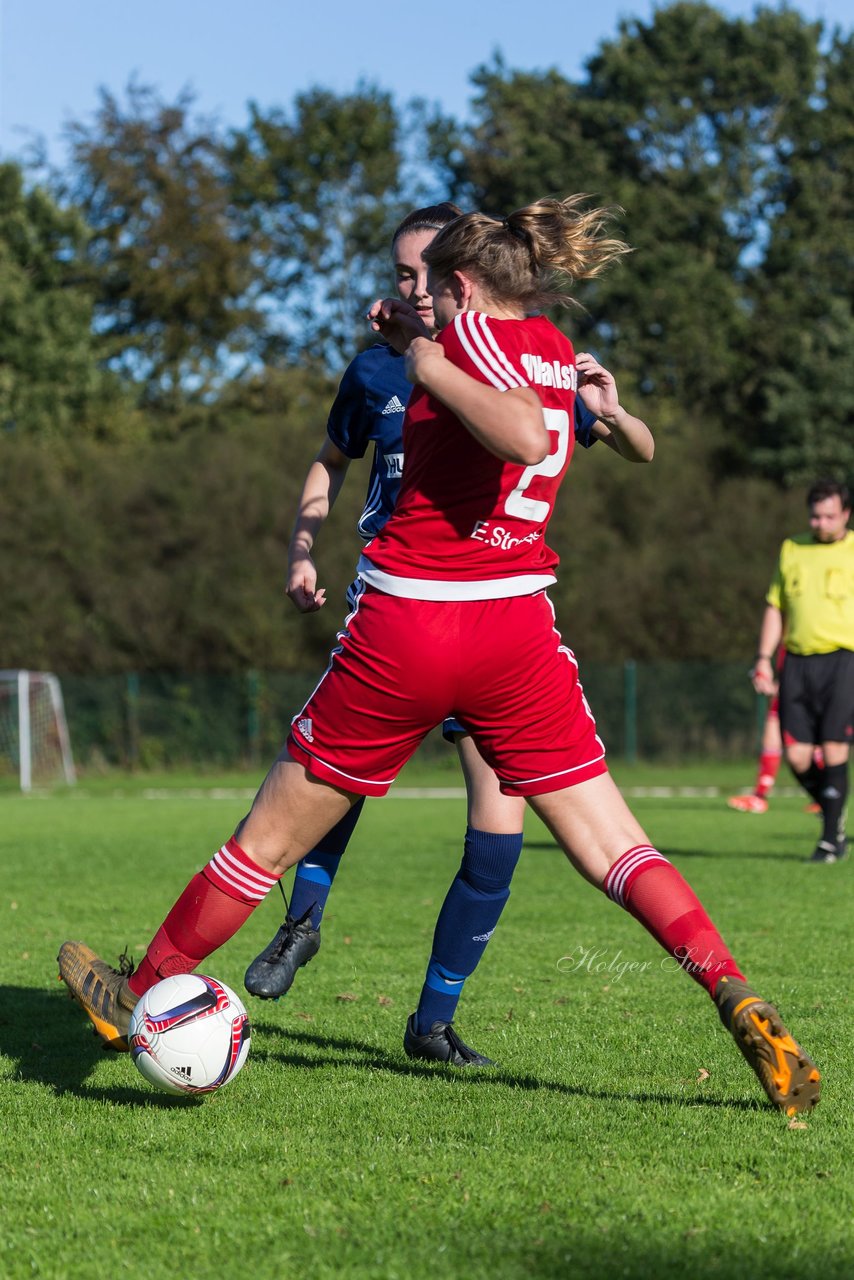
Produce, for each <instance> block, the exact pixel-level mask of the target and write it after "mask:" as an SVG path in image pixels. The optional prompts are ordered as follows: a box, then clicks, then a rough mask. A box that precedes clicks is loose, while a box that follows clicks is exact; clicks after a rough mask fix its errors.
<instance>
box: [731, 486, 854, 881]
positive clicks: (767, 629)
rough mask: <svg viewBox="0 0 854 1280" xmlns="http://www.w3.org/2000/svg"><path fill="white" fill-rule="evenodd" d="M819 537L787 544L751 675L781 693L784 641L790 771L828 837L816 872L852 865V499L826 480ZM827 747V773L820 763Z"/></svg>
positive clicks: (817, 498)
mask: <svg viewBox="0 0 854 1280" xmlns="http://www.w3.org/2000/svg"><path fill="white" fill-rule="evenodd" d="M807 506H808V507H809V513H810V533H804V534H797V535H796V536H795V537H794V538H787V539H786V540H785V542H784V543H783V545H782V546H781V548H780V559H779V561H778V564H777V571H776V573H775V574H774V578H773V581H772V583H771V586H770V587H769V588H768V594H767V596H766V597H765V600H766V608H765V614H764V616H763V618H762V627H761V629H760V632H759V648H758V652H757V654H756V661H755V663H754V666H753V669H752V671H751V673H750V675H751V679H752V681H753V687H754V688H755V689H756V691H757V692H758V693H765V694H772V693H773V692H774V689H775V681H774V665H773V659H774V654H775V653H776V651H777V647H778V645H779V644H780V642H781V641H782V640H783V637H784V636H785V645H786V661H785V663H784V665H783V672H782V675H781V677H780V727H781V728H782V731H783V746H784V750H785V753H786V760H787V761H788V763H789V767H790V768H791V770H792V772H793V773H794V775H795V777H796V778H797V780H798V782H799V783H800V784H801V786H802V787H803V788H804V790H805V791H806V792H807V793H808V795H810V796H812V798H813V799H814V800H815V801H817V802H818V804H820V805H821V811H822V817H823V819H824V830H823V831H822V836H821V839H820V840H819V842H818V844H817V846H816V849H815V852H814V853H813V855H812V858H811V859H810V861H811V862H839V860H840V859H841V858H844V857H845V853H846V850H847V842H846V839H845V802H846V800H847V797H848V753H849V748H850V744H851V738H852V732H854V730H852V725H854V533H852V532H851V530H849V529H848V527H847V526H848V519H849V517H850V515H851V494H850V492H849V490H848V487H847V486H846V485H844V484H839V483H837V482H836V481H835V480H820V481H819V482H818V483H817V484H814V485H813V487H812V488H811V489H810V491H809V493H808V494H807ZM816 746H820V747H821V749H822V752H823V754H824V768H819V767H818V766H817V765H816V764H815V763H814V761H813V749H814V747H816Z"/></svg>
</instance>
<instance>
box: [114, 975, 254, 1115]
mask: <svg viewBox="0 0 854 1280" xmlns="http://www.w3.org/2000/svg"><path fill="white" fill-rule="evenodd" d="M128 1043H129V1044H130V1051H131V1054H132V1056H133V1060H134V1062H135V1063H136V1066H137V1069H138V1070H139V1071H140V1072H141V1074H142V1075H144V1076H145V1078H146V1080H148V1081H149V1082H150V1083H151V1084H153V1085H155V1086H156V1088H158V1089H163V1090H164V1091H165V1092H166V1093H213V1091H214V1090H215V1089H219V1088H221V1087H222V1085H224V1084H228V1082H229V1080H233V1079H234V1077H235V1076H236V1075H237V1073H238V1071H239V1070H240V1068H241V1067H242V1066H243V1064H244V1062H245V1061H246V1055H247V1054H248V1052H249V1019H248V1018H247V1016H246V1010H245V1009H244V1007H243V1004H242V1002H241V1000H240V999H239V997H238V996H236V995H235V993H234V992H233V991H232V990H231V988H230V987H227V986H226V985H225V983H224V982H218V981H217V980H216V978H205V977H202V975H201V974H198V973H179V974H176V976H175V977H174V978H164V979H163V981H162V982H158V983H157V984H156V985H155V986H153V987H151V988H150V989H149V990H148V991H146V993H145V995H144V996H143V997H142V999H141V1000H140V1001H139V1003H138V1005H137V1006H136V1008H135V1009H134V1011H133V1013H132V1014H131V1019H130V1031H129V1032H128Z"/></svg>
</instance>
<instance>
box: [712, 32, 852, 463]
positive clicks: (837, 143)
mask: <svg viewBox="0 0 854 1280" xmlns="http://www.w3.org/2000/svg"><path fill="white" fill-rule="evenodd" d="M808 89H809V90H810V92H808V93H806V94H805V95H804V97H803V99H802V100H801V101H800V102H799V104H798V109H797V110H793V111H791V112H790V113H789V116H788V119H787V120H786V122H785V128H783V129H781V131H780V135H779V138H778V140H777V144H776V148H777V170H778V178H777V183H776V185H775V187H774V188H773V189H772V191H771V192H770V200H771V201H772V202H773V204H772V213H771V215H770V217H769V241H768V247H767V252H766V253H765V255H764V257H763V259H762V261H761V263H760V264H759V265H758V266H757V268H756V270H755V272H754V273H753V276H752V279H751V298H752V302H753V323H752V324H751V328H750V347H749V350H750V356H751V363H752V366H753V370H754V375H753V378H752V380H751V384H750V386H749V387H748V396H747V406H746V407H747V413H746V415H745V421H746V430H745V432H744V438H743V441H742V447H741V450H740V453H739V455H738V458H737V460H740V461H741V463H742V465H747V466H749V467H752V468H754V469H757V470H760V471H762V472H764V473H765V474H768V475H770V476H772V477H773V478H774V479H776V480H778V481H782V482H783V483H786V484H799V483H804V482H807V483H808V482H809V481H811V480H814V479H815V478H816V477H817V476H819V475H827V474H831V475H836V476H838V477H839V478H840V479H847V478H850V477H851V476H852V475H854V364H852V360H851V352H852V351H854V315H852V299H854V39H852V38H851V37H848V38H847V39H843V37H842V36H841V35H839V34H838V33H837V34H836V35H835V37H834V39H833V41H832V44H831V48H830V50H829V51H828V54H827V56H826V57H825V58H824V59H823V60H822V67H821V69H820V72H819V74H818V75H817V76H816V78H815V82H814V83H813V84H812V85H811V86H808Z"/></svg>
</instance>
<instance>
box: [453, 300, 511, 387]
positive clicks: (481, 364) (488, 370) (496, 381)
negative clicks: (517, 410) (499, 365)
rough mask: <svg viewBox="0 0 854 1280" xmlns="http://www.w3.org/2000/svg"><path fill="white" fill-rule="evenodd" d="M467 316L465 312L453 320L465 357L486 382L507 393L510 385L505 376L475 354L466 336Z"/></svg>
mask: <svg viewBox="0 0 854 1280" xmlns="http://www.w3.org/2000/svg"><path fill="white" fill-rule="evenodd" d="M467 314H468V313H467V312H464V313H463V314H462V315H459V316H457V318H456V319H455V320H454V327H455V329H456V331H457V335H458V337H459V339H460V342H461V343H462V345H463V349H464V351H465V353H466V355H467V356H468V357H469V359H470V360H471V362H472V364H473V365H474V366H475V368H476V369H478V370H479V371H480V373H482V374H483V376H484V378H485V379H486V381H487V382H491V383H492V385H493V386H494V387H497V388H498V390H499V391H509V390H510V383H509V382H508V381H507V379H506V376H503V375H502V374H500V373H499V372H498V370H497V369H495V368H494V367H491V366H490V365H489V364H487V362H486V361H484V360H483V359H482V358H481V356H480V354H479V352H477V351H476V350H475V348H474V346H473V345H472V342H471V340H470V338H469V336H468V334H467V333H466V329H467V327H468V326H467V325H466V323H465V320H466V315H467Z"/></svg>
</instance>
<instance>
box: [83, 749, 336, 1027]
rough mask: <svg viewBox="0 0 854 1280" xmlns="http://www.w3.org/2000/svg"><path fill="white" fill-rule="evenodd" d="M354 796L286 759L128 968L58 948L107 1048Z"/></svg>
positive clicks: (236, 923) (245, 913)
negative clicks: (152, 992)
mask: <svg viewBox="0 0 854 1280" xmlns="http://www.w3.org/2000/svg"><path fill="white" fill-rule="evenodd" d="M355 799H356V797H355V796H352V795H349V794H347V793H345V792H343V791H341V790H340V789H337V788H335V787H332V786H330V785H329V784H328V783H324V782H321V781H319V780H317V779H315V778H313V777H311V775H310V774H309V773H307V771H306V769H305V768H304V767H303V766H302V765H301V764H297V763H296V762H294V761H292V760H290V759H289V758H288V757H287V755H286V754H285V755H283V756H282V757H281V758H280V759H279V760H277V761H276V763H275V764H274V765H273V767H272V768H271V770H270V772H269V773H268V775H267V777H266V779H265V781H264V783H263V785H262V787H261V789H260V791H259V792H258V795H257V796H256V797H255V801H254V803H253V806H252V809H251V811H250V813H249V815H248V816H247V818H246V819H245V820H244V822H243V823H242V824H241V827H240V842H239V843H238V841H237V839H236V838H235V837H233V836H232V838H231V839H230V840H228V841H227V842H226V843H225V844H224V845H223V846H222V848H221V849H220V850H219V851H218V852H217V853H215V854H214V856H213V858H212V859H211V860H210V862H209V863H208V864H207V866H206V867H204V868H203V870H202V871H200V872H199V873H198V874H196V875H194V876H193V877H192V879H191V880H190V882H189V884H188V885H187V887H186V888H185V889H184V892H183V893H182V894H181V895H180V897H179V898H178V900H177V902H176V903H175V905H174V906H173V907H172V910H171V911H170V912H169V914H168V915H167V917H166V919H165V920H164V921H163V924H162V925H161V926H160V928H159V929H158V930H157V932H156V933H155V935H154V938H153V939H152V941H151V943H150V944H149V946H148V949H147V951H146V954H145V956H144V957H143V960H142V963H141V964H140V965H139V967H138V968H137V969H136V970H134V971H132V972H127V971H126V970H125V971H122V969H119V970H115V969H113V968H111V966H109V965H108V964H106V963H105V962H104V961H103V960H101V959H100V958H99V957H98V956H97V955H96V954H95V953H94V952H93V951H92V950H91V949H90V948H89V947H87V946H86V945H85V944H84V943H81V942H66V943H63V945H62V947H61V949H60V952H59V956H58V960H59V972H60V977H61V978H62V980H63V981H64V982H65V983H66V984H67V986H68V988H69V990H70V992H71V994H72V995H73V996H74V998H75V999H76V1000H78V1002H79V1003H80V1004H81V1005H82V1006H83V1008H84V1010H85V1011H86V1013H87V1015H88V1016H89V1018H90V1020H91V1021H92V1023H93V1025H94V1027H95V1029H96V1031H97V1032H98V1034H99V1035H100V1036H101V1037H102V1039H104V1040H105V1041H106V1042H107V1043H108V1044H109V1045H110V1046H111V1047H112V1048H116V1049H126V1048H127V1041H126V1034H127V1029H128V1025H129V1022H130V1013H131V1011H132V1010H133V1007H134V1005H135V1004H136V1002H137V1000H138V999H139V997H140V996H142V995H144V994H145V992H146V991H147V990H148V989H149V988H150V987H152V986H154V984H155V983H156V982H159V981H160V980H161V979H162V978H166V977H170V976H171V975H172V974H176V973H191V972H192V971H193V969H195V968H196V967H197V966H198V965H199V964H201V962H202V961H203V960H204V959H206V958H207V956H209V955H210V954H211V952H213V951H216V950H217V948H218V947H221V946H222V945H223V943H225V942H227V941H228V940H229V938H231V937H232V936H233V935H234V934H235V933H236V932H237V930H238V929H239V928H240V927H241V925H242V924H244V923H245V921H246V920H247V919H248V918H249V916H250V915H251V914H252V912H253V911H254V910H255V908H256V907H257V906H259V905H260V903H261V902H263V900H264V898H265V897H266V896H267V894H268V893H269V891H270V890H271V889H272V888H273V887H274V885H275V884H276V883H277V882H278V881H279V879H280V878H281V876H282V875H283V874H284V872H285V871H286V870H287V868H288V867H289V866H293V864H294V863H295V862H297V861H298V860H299V859H300V858H301V857H302V856H303V855H304V854H305V852H306V850H307V849H309V848H312V847H313V846H314V844H316V843H317V841H318V840H319V839H320V837H321V836H322V835H323V834H324V831H325V829H327V828H329V827H331V826H332V825H333V824H334V823H335V822H337V821H340V819H341V818H342V817H343V816H344V814H345V813H346V812H347V811H348V810H349V809H350V806H351V804H352V803H353V801H354V800H355Z"/></svg>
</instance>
